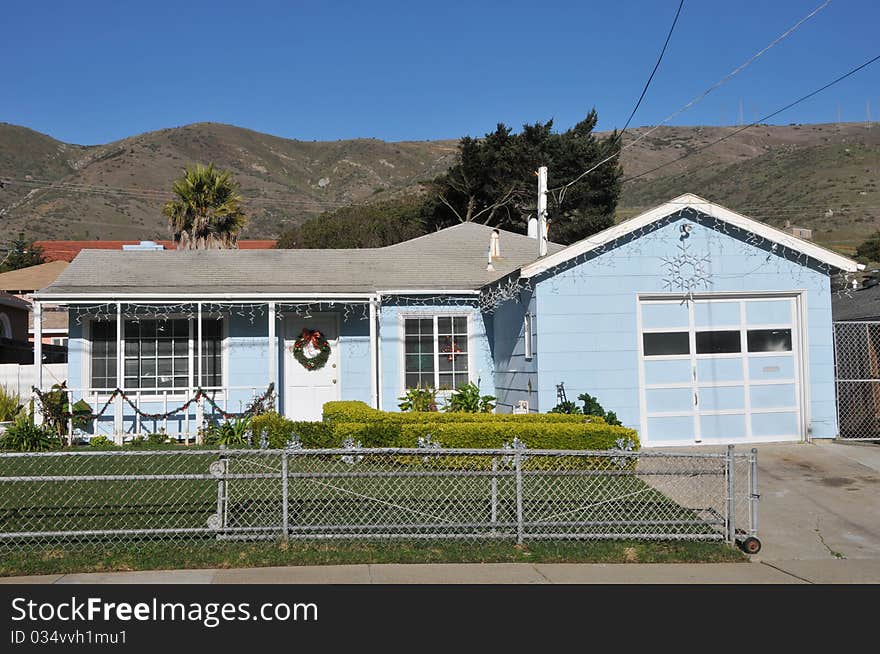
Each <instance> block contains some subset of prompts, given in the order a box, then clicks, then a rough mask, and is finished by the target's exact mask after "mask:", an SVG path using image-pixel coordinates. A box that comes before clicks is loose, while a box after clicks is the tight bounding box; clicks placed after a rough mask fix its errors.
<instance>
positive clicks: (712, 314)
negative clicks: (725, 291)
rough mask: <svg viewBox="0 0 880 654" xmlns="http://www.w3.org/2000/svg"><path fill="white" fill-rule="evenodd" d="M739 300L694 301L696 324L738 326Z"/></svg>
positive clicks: (702, 325) (701, 325)
mask: <svg viewBox="0 0 880 654" xmlns="http://www.w3.org/2000/svg"><path fill="white" fill-rule="evenodd" d="M739 311H740V309H739V302H696V303H694V325H696V327H697V328H701V327H721V326H736V325H739V323H740V313H739Z"/></svg>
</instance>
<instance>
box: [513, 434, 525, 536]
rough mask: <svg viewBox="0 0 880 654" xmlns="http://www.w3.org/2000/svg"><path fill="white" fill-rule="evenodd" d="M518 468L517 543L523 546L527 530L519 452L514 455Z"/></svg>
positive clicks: (514, 462)
mask: <svg viewBox="0 0 880 654" xmlns="http://www.w3.org/2000/svg"><path fill="white" fill-rule="evenodd" d="M513 464H514V465H515V466H516V542H517V545H522V543H523V536H524V531H525V529H524V528H523V487H522V455H521V454H520V453H519V450H517V452H516V454H514V455H513Z"/></svg>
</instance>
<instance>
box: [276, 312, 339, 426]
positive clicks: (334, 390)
mask: <svg viewBox="0 0 880 654" xmlns="http://www.w3.org/2000/svg"><path fill="white" fill-rule="evenodd" d="M303 329H308V330H310V331H313V330H318V331H320V332H321V334H323V336H324V338H326V339H327V342H328V343H329V345H330V357H329V358H328V359H327V363H326V364H324V366H323V367H322V368H319V369H317V370H308V369H307V368H306V367H305V366H303V365H302V363H300V362H299V361H298V360H297V359H296V357H294V355H293V351H292V350H293V344H294V343H295V342H296V340H297V339H298V338H299V337H300V334H302V331H303ZM339 381H340V380H339V322H338V316H337V314H335V313H315V314H312V316H311V317H310V318H304V317H302V316H297V315H290V314H288V315H285V316H284V415H285V416H287V417H288V418H290V419H292V420H321V417H322V412H323V407H324V402H332V401H334V400H338V399H339V397H340V395H339V389H340V383H339Z"/></svg>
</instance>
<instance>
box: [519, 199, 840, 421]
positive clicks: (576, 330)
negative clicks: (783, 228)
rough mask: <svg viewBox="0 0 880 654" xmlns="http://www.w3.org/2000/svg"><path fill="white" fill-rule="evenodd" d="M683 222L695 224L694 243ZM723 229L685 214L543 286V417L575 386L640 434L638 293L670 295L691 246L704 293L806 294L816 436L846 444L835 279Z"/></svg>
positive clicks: (568, 269)
mask: <svg viewBox="0 0 880 654" xmlns="http://www.w3.org/2000/svg"><path fill="white" fill-rule="evenodd" d="M683 221H687V222H689V223H690V224H691V225H692V226H693V229H692V231H691V234H690V236H689V237H688V238H686V239H685V240H684V241H683V240H681V239H680V237H681V225H682V222H683ZM714 223H715V221H714V219H712V218H709V217H705V216H703V217H700V216H698V217H697V219H696V220H692V219H691V218H689V217H685V216H683V215H676V216H675V217H674V218H673V219H671V221H670V222H669V223H668V224H665V225H664V226H662V227H658V228H656V229H654V230H653V231H651V230H646V231H647V233H645V234H643V235H641V236H640V237H635V236H634V235H633V236H631V237H629V238H625V239H621V241H620V242H618V243H616V244H612V245H611V246H609V247H607V248H606V250H605V252H604V253H603V254H599V255H590V256H592V258H589V257H587V260H586V261H582V260H578V261H576V262H572V263H571V264H569V265H568V267H566V268H565V269H563V270H561V271H559V272H556V274H551V273H548V274H545V275H544V276H542V277H541V278H539V280H538V283H537V286H536V293H537V314H538V316H539V317H540V319H539V321H538V323H537V325H538V335H539V342H540V357H539V359H538V360H537V363H538V381H539V383H538V396H539V403H540V407H541V408H542V409H543V410H545V411H546V410H548V409H550V408H551V407H553V406H554V405H555V404H556V384H557V383H559V382H565V388H566V391H567V395H568V398H569V399H570V400H574V399H576V398H577V396H578V394H580V393H583V392H589V393H590V394H592V395H594V396H596V397H597V398H598V400H599V402H601V403H602V405H603V406H604V407H605V409H606V410H612V411H616V412H617V414H618V417H619V418H620V420H621V421H622V422H623V423H624V424H625V425H627V426H629V427H633V428H636V429H637V428H639V426H640V419H639V418H640V409H639V374H638V334H637V325H636V309H637V295H638V293H663V292H670V289H669V288H668V287H666V286H664V280H665V279H667V278H668V277H669V266H668V264H667V263H666V262H667V261H668V260H671V259H673V258H675V257H676V256H678V255H679V254H681V247H686V248H687V249H688V250H689V251H690V252H691V253H693V254H694V255H695V256H697V257H703V256H705V263H704V268H705V273H706V278H707V279H708V280H709V281H710V285H709V286H708V288H699V289H695V290H696V291H697V292H722V291H727V292H760V291H800V290H804V291H806V293H805V297H806V306H807V312H806V313H807V325H806V328H805V334H806V339H807V349H808V355H807V356H808V361H809V368H808V370H809V395H810V413H811V424H810V429H811V431H812V436H813V437H815V438H833V437H835V436H836V434H837V419H836V416H835V400H834V375H833V363H834V359H833V345H832V324H831V290H830V284H829V278H828V275H827V274H826V273H824V272H821V271H819V270H815V269H813V268H811V267H809V266H807V265H802V264H801V263H797V262H795V261H789V260H786V259H785V258H783V257H781V256H778V255H776V254H775V253H772V252H771V251H769V250H768V249H766V248H765V247H764V246H763V245H762V244H761V243H760V242H758V241H757V240H755V242H754V243H755V244H750V243H747V242H746V237H745V235H743V234H739V233H738V230H736V228H733V227H729V226H728V227H726V228H725V227H724V226H723V225H722V226H720V227H719V229H714V228H713V225H714ZM725 229H726V230H727V232H728V233H725V232H724V230H725ZM678 293H679V294H680V291H678Z"/></svg>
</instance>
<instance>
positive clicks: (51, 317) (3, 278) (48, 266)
mask: <svg viewBox="0 0 880 654" xmlns="http://www.w3.org/2000/svg"><path fill="white" fill-rule="evenodd" d="M68 265H69V264H68V263H67V262H66V261H49V262H47V263H41V264H39V265H36V266H28V267H27V268H20V269H18V270H11V271H9V272H5V273H0V291H5V292H7V293H11V294H12V295H15V296H17V297H19V298H21V299H23V300H26V301H28V302H29V301H30V299H31V295H32V294H33V293H34V292H35V291H37V290H39V289H41V288H45V287H46V286H48V285H49V284H51V283H52V282H54V281H55V278H56V277H58V275H60V274H61V273H62V272H63V271H64V269H65V268H67V266H68ZM25 340H30V341H33V340H34V332H33V314H31V315H30V317H29V321H28V334H27V338H26V339H25ZM42 341H43V343H44V344H46V345H58V346H66V345H67V309H64V308H60V307H54V306H51V305H47V306H44V307H43V337H42Z"/></svg>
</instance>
